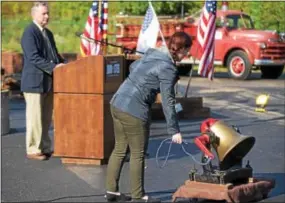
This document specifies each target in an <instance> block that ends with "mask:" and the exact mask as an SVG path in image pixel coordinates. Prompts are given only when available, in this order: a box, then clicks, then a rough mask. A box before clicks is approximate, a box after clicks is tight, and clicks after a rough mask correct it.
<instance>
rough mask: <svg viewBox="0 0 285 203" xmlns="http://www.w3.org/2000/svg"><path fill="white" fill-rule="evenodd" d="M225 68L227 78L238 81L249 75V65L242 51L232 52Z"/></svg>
mask: <svg viewBox="0 0 285 203" xmlns="http://www.w3.org/2000/svg"><path fill="white" fill-rule="evenodd" d="M227 67H228V73H229V76H230V77H232V78H234V79H238V80H246V79H248V78H249V76H250V74H251V67H252V65H251V63H250V61H249V59H248V57H247V55H246V53H245V52H244V51H240V50H239V51H234V52H232V53H231V54H230V55H229V57H228V59H227Z"/></svg>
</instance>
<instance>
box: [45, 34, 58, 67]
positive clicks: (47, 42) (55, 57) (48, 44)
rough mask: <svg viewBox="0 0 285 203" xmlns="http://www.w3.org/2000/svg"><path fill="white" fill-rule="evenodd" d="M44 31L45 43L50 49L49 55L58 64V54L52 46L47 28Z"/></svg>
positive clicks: (48, 49)
mask: <svg viewBox="0 0 285 203" xmlns="http://www.w3.org/2000/svg"><path fill="white" fill-rule="evenodd" d="M42 33H43V36H44V40H45V45H46V48H47V51H48V56H49V58H50V59H51V60H52V61H53V62H54V63H56V64H57V63H58V58H57V56H56V54H55V51H54V49H53V47H52V46H51V43H50V40H49V38H48V35H47V33H46V29H43V31H42Z"/></svg>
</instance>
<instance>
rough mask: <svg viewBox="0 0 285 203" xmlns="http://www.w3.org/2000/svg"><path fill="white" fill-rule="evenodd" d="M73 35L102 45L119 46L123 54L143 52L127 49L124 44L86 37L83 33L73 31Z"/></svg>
mask: <svg viewBox="0 0 285 203" xmlns="http://www.w3.org/2000/svg"><path fill="white" fill-rule="evenodd" d="M75 35H76V36H78V37H80V38H82V39H85V40H86V41H88V42H92V43H100V44H102V45H107V46H108V45H110V46H112V47H117V48H121V49H122V50H123V52H124V54H133V53H139V54H144V52H141V51H137V50H134V49H128V48H126V47H124V46H120V45H117V44H112V43H109V42H105V41H102V40H96V39H93V38H90V37H86V36H85V35H84V34H83V33H75Z"/></svg>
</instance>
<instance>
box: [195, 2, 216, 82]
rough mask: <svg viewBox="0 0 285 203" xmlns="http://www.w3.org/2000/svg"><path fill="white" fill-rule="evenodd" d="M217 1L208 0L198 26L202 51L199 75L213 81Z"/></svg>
mask: <svg viewBox="0 0 285 203" xmlns="http://www.w3.org/2000/svg"><path fill="white" fill-rule="evenodd" d="M216 11H217V1H213V0H206V2H205V5H204V8H203V10H202V13H201V17H200V20H199V24H198V34H197V38H198V47H199V49H200V50H201V51H202V57H201V60H200V64H199V68H198V74H199V75H201V76H203V77H208V78H209V79H213V74H214V51H215V47H214V43H215V32H216Z"/></svg>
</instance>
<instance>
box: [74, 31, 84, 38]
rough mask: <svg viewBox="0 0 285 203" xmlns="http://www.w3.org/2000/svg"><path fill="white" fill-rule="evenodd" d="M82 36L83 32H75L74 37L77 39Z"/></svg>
mask: <svg viewBox="0 0 285 203" xmlns="http://www.w3.org/2000/svg"><path fill="white" fill-rule="evenodd" d="M82 34H83V32H79V31H77V32H75V35H76V36H77V37H81V36H82Z"/></svg>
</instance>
